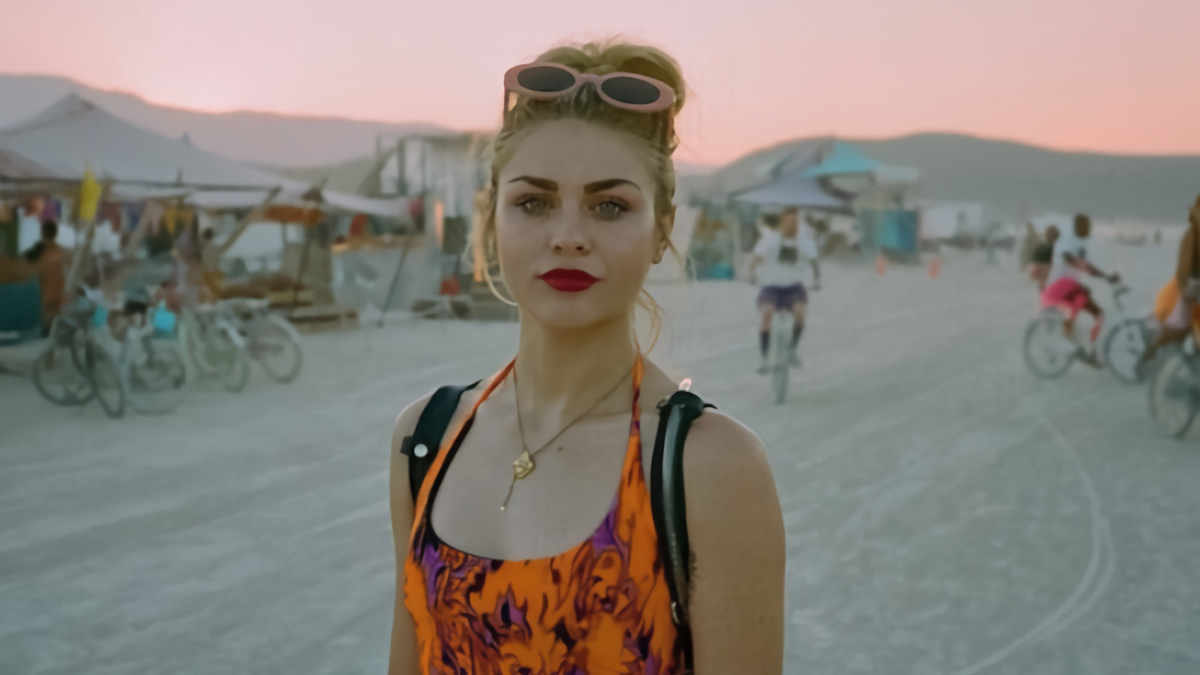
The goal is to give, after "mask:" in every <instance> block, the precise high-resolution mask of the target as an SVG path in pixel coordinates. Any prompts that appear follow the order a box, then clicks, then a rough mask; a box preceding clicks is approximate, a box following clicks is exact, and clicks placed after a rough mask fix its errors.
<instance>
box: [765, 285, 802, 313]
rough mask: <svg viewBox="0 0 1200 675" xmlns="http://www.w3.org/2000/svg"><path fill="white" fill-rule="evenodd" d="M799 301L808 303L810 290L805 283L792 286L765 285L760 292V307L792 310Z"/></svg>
mask: <svg viewBox="0 0 1200 675" xmlns="http://www.w3.org/2000/svg"><path fill="white" fill-rule="evenodd" d="M797 303H799V304H801V305H804V304H807V303H808V291H806V290H804V284H794V285H792V286H763V287H762V290H760V291H759V292H758V308H759V309H766V308H767V307H774V308H775V309H777V310H781V311H785V312H790V311H792V308H794V307H795V306H796V304H797Z"/></svg>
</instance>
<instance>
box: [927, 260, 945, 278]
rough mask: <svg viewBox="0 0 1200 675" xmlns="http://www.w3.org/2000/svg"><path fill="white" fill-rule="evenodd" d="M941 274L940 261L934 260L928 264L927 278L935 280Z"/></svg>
mask: <svg viewBox="0 0 1200 675" xmlns="http://www.w3.org/2000/svg"><path fill="white" fill-rule="evenodd" d="M941 273H942V259H941V258H934V259H933V262H931V263H929V278H930V279H936V278H938V275H939V274H941Z"/></svg>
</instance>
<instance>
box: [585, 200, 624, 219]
mask: <svg viewBox="0 0 1200 675" xmlns="http://www.w3.org/2000/svg"><path fill="white" fill-rule="evenodd" d="M628 210H629V209H627V208H626V207H625V205H624V204H622V203H620V202H615V201H613V200H611V199H608V200H605V201H602V202H600V203H598V204H596V205H595V206H593V207H592V211H593V212H594V213H595V214H596V215H598V216H600V219H601V220H616V219H618V218H620V217H621V216H623V215H625V212H626V211H628Z"/></svg>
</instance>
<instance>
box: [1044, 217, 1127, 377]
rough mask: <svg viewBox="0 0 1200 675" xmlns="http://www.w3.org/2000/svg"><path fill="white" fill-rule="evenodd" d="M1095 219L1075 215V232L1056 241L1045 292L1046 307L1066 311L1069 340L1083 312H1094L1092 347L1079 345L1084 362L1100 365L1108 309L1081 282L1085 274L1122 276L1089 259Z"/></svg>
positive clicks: (1115, 278)
mask: <svg viewBox="0 0 1200 675" xmlns="http://www.w3.org/2000/svg"><path fill="white" fill-rule="evenodd" d="M1091 233H1092V221H1091V219H1090V218H1088V217H1087V216H1086V215H1084V214H1082V213H1081V214H1079V215H1077V216H1075V227H1074V228H1073V231H1072V232H1071V233H1067V234H1063V235H1062V236H1060V237H1059V238H1058V241H1056V242H1055V243H1054V260H1053V262H1052V263H1051V266H1050V275H1049V285H1048V286H1047V287H1046V290H1045V291H1043V292H1042V307H1043V308H1047V307H1057V308H1059V309H1061V310H1062V311H1063V312H1064V313H1065V314H1066V317H1067V319H1066V321H1065V322H1064V323H1063V331H1064V333H1065V335H1066V337H1067V339H1068V340H1071V341H1072V342H1074V341H1075V319H1076V317H1077V316H1078V315H1079V313H1080V312H1081V311H1082V312H1087V313H1088V314H1091V315H1092V317H1093V319H1094V322H1093V324H1092V330H1091V333H1090V334H1089V341H1088V345H1089V346H1088V348H1087V349H1084V347H1083V346H1080V347H1079V358H1080V360H1081V361H1082V362H1084V363H1086V364H1088V365H1090V366H1092V367H1093V368H1099V367H1100V359H1099V358H1098V357H1097V356H1096V339H1097V338H1098V337H1100V331H1101V330H1102V329H1103V327H1104V310H1102V309H1101V308H1100V306H1099V305H1097V304H1096V301H1095V300H1093V299H1092V292H1091V291H1090V290H1088V287H1087V286H1084V285H1083V284H1082V283H1080V281H1079V279H1080V277H1081V276H1082V275H1084V274H1086V275H1088V276H1092V277H1096V278H1101V279H1106V280H1108V282H1109V283H1113V284H1115V283H1117V282H1119V281H1120V276H1118V275H1116V274H1105V273H1104V272H1101V271H1100V270H1099V269H1097V268H1096V266H1095V265H1093V264H1092V263H1091V262H1089V261H1088V252H1087V249H1088V244H1090V243H1091Z"/></svg>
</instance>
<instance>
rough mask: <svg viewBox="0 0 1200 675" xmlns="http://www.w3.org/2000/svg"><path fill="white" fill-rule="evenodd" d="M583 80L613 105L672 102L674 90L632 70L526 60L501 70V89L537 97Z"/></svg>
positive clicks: (642, 108) (649, 108)
mask: <svg viewBox="0 0 1200 675" xmlns="http://www.w3.org/2000/svg"><path fill="white" fill-rule="evenodd" d="M585 82H590V83H591V84H592V86H593V87H595V89H596V93H597V94H598V95H599V96H600V98H601V99H603V100H604V101H605V102H606V103H608V104H609V105H611V106H613V107H615V108H622V109H624V110H633V111H636V112H645V113H654V112H662V111H663V110H667V109H669V108H670V107H671V106H673V105H675V92H674V90H672V89H671V88H670V87H668V86H667V85H666V83H664V82H660V81H658V80H656V79H654V78H652V77H646V76H645V75H637V74H635V73H609V74H607V75H589V74H584V73H581V72H579V71H578V70H575V69H574V68H571V67H570V66H564V65H562V64H559V63H526V64H522V65H519V66H514V67H512V68H509V69H508V72H506V73H505V74H504V89H505V91H507V92H516V93H518V94H521V95H523V96H528V97H529V98H532V99H535V100H538V101H549V100H553V99H556V98H558V97H560V96H567V95H568V94H573V93H575V91H577V90H578V89H579V88H580V87H582V86H583V84H584V83H585ZM508 108H511V105H509V106H506V109H508Z"/></svg>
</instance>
